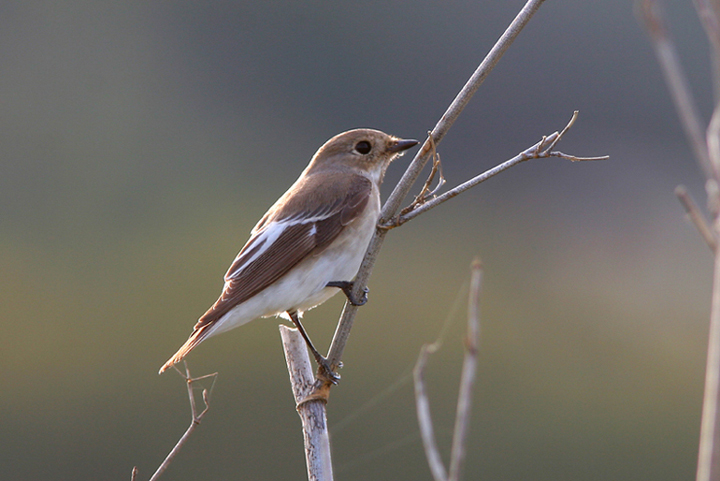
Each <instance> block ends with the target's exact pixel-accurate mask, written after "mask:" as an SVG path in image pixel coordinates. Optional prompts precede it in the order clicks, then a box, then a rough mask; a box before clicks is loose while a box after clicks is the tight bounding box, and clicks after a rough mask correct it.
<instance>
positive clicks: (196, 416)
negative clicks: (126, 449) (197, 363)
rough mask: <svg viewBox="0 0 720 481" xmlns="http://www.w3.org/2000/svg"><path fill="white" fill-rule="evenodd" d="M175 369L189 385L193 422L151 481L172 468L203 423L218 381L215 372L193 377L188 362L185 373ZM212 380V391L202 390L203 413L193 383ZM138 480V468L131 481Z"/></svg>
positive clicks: (175, 367)
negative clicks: (188, 441)
mask: <svg viewBox="0 0 720 481" xmlns="http://www.w3.org/2000/svg"><path fill="white" fill-rule="evenodd" d="M173 368H174V369H175V370H176V371H177V372H178V373H179V374H180V375H181V376H182V377H183V378H184V379H185V382H186V383H187V390H188V397H189V398H190V413H191V420H190V426H189V427H188V428H187V430H186V431H185V434H183V435H182V437H181V438H180V440H179V441H178V442H177V444H176V445H175V447H174V448H172V451H170V454H168V455H167V457H166V458H165V460H164V461H163V462H162V464H161V465H160V466H159V467H158V468H157V470H156V471H155V473H154V474H153V475H152V477H151V478H150V481H156V480H157V479H158V478H159V477H160V476H161V475H162V474H163V473H164V472H165V470H166V469H167V468H168V466H170V463H171V462H172V461H173V459H175V456H176V455H177V453H178V452H179V451H180V448H182V447H183V446H184V445H185V443H186V442H187V440H188V439H189V438H190V435H191V434H192V433H193V431H195V429H196V428H197V427H198V426H199V425H200V421H202V418H203V417H204V416H205V414H206V413H207V412H208V410H209V409H210V393H212V390H213V388H214V387H215V381H216V380H217V375H218V373H216V372H214V373H212V374H205V375H204V376H200V377H192V376H191V375H190V368H189V367H188V365H187V362H185V373H183V372H182V371H180V370H179V369H178V368H177V366H175V365H173ZM209 378H212V380H213V381H212V384H211V385H210V391H208V390H207V389H203V390H202V400H203V404H204V406H205V407H204V408H203V409H202V411H199V410H198V405H197V402H196V400H195V391H194V388H193V383H196V382H198V381H202V380H203V379H209ZM136 478H137V467H134V468H133V471H132V477H131V481H135V479H136Z"/></svg>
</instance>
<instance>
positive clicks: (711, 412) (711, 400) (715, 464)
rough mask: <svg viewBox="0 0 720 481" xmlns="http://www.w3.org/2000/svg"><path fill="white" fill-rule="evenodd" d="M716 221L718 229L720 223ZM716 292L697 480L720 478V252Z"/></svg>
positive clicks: (711, 315) (709, 340)
mask: <svg viewBox="0 0 720 481" xmlns="http://www.w3.org/2000/svg"><path fill="white" fill-rule="evenodd" d="M719 222H720V221H718V220H717V219H716V221H715V226H714V227H715V233H716V234H717V233H718V232H720V225H719ZM713 286H714V292H713V297H712V307H711V310H710V333H709V336H708V354H707V364H706V367H705V391H704V395H703V409H702V420H701V422H700V446H699V450H698V469H697V477H696V480H697V481H713V480H716V479H719V478H720V452H719V451H720V439H719V438H720V426H719V425H718V424H719V423H720V418H719V417H718V401H719V400H720V392H718V391H719V390H720V295H718V292H717V286H720V256H718V255H716V256H715V269H714V275H713Z"/></svg>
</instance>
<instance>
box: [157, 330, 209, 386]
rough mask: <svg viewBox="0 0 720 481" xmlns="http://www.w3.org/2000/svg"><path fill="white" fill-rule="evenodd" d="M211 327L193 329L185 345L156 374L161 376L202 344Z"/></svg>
mask: <svg viewBox="0 0 720 481" xmlns="http://www.w3.org/2000/svg"><path fill="white" fill-rule="evenodd" d="M212 326H213V324H205V325H204V326H202V327H200V328H199V329H195V330H194V331H193V333H192V334H190V337H189V338H188V340H187V341H185V344H183V345H182V347H181V348H180V349H178V352H176V353H175V354H174V355H173V357H171V358H170V359H168V361H167V362H166V363H165V364H163V367H161V368H160V372H158V374H162V373H163V372H165V371H166V370H168V369H169V368H171V367H172V366H173V365H174V364H177V363H179V362H180V361H182V360H183V358H184V357H185V356H187V355H188V353H189V352H190V351H192V350H193V349H194V348H195V346H197V345H198V344H200V343H201V342H203V340H205V338H206V337H208V335H209V334H210V327H212Z"/></svg>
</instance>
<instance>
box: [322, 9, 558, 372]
mask: <svg viewBox="0 0 720 481" xmlns="http://www.w3.org/2000/svg"><path fill="white" fill-rule="evenodd" d="M543 1H544V0H528V1H527V3H525V6H524V7H523V8H522V10H520V12H519V13H518V14H517V16H516V17H515V19H514V20H513V21H512V23H511V24H510V25H509V26H508V28H507V29H506V30H505V32H504V33H503V34H502V36H501V37H500V39H499V40H498V41H497V42H496V43H495V45H494V46H493V47H492V49H491V50H490V52H489V53H488V54H487V55H486V57H485V59H484V60H483V61H482V62H481V63H480V65H479V66H478V68H477V69H476V70H475V72H474V73H473V74H472V76H471V77H470V79H469V80H468V81H467V83H466V84H465V86H464V87H463V88H462V90H461V91H460V92H459V93H458V95H457V96H456V97H455V99H454V100H453V102H452V103H451V104H450V107H448V109H447V110H446V111H445V114H443V116H442V117H441V118H440V120H439V121H438V123H437V124H436V125H435V128H434V129H433V130H432V135H431V137H432V139H433V140H432V142H434V143H435V144H439V143H440V141H441V140H442V139H443V137H444V136H445V134H446V133H447V131H448V130H449V129H450V127H451V126H452V125H453V123H454V122H455V120H456V119H457V118H458V116H459V115H460V113H461V112H462V111H463V109H464V108H465V106H466V105H467V104H468V102H470V99H471V98H472V96H473V94H474V93H475V91H476V90H477V89H478V88H479V87H480V85H481V84H482V83H483V81H484V80H485V78H486V77H487V76H488V75H489V74H490V72H491V71H492V69H493V68H494V67H495V65H496V64H497V63H498V62H499V61H500V58H501V57H502V55H503V54H504V53H505V51H506V50H507V49H508V48H509V47H510V45H511V44H512V42H513V41H514V40H515V38H517V36H518V35H519V34H520V31H521V30H522V29H523V28H524V27H525V25H527V23H528V22H529V21H530V18H532V16H533V15H534V14H535V12H536V11H537V10H538V8H540V5H542V3H543ZM430 150H431V142H430V141H429V140H426V141H425V143H424V144H423V146H422V147H421V148H420V150H419V151H418V153H417V154H416V155H415V158H414V159H413V160H412V162H411V163H410V166H409V167H408V168H407V170H406V171H405V173H404V174H403V177H402V179H400V182H399V183H398V184H397V186H395V189H394V190H393V192H392V193H391V194H390V197H389V198H388V200H387V202H385V205H384V206H383V209H382V213H381V214H380V222H379V224H385V223H386V222H387V220H388V219H392V218H393V217H394V216H395V215H396V214H397V212H398V211H399V210H400V206H401V204H402V201H403V199H405V197H406V196H407V194H408V192H409V191H410V189H411V188H412V186H413V184H414V183H415V181H416V180H417V178H418V177H419V175H420V172H421V171H422V169H423V167H424V166H425V164H426V163H427V161H428V159H429V157H430ZM386 234H387V230H386V229H378V230H377V232H376V233H375V235H374V236H373V238H372V240H371V241H370V245H369V246H368V250H367V253H366V254H365V259H363V262H362V265H361V266H360V270H359V271H358V273H357V276H356V278H355V286H354V290H353V291H354V292H353V294H354V295H355V296H359V295H360V293H361V291H362V289H363V288H364V287H365V286H366V285H367V281H368V279H369V278H370V274H371V272H372V268H373V266H374V265H375V260H376V259H377V255H378V252H379V251H380V247H381V246H382V243H383V241H384V239H385V235H386ZM356 314H357V307H356V306H353V305H352V304H351V303H349V302H346V303H345V307H344V308H343V312H342V315H341V317H340V321H339V322H338V325H337V328H336V330H335V335H334V336H333V340H332V343H331V345H330V350H329V352H328V360H329V361H330V363H331V365H332V366H333V367H337V366H338V365H339V364H340V359H341V358H342V354H343V351H344V350H345V344H346V343H347V339H348V337H349V335H350V330H351V329H352V325H353V322H354V320H355V316H356Z"/></svg>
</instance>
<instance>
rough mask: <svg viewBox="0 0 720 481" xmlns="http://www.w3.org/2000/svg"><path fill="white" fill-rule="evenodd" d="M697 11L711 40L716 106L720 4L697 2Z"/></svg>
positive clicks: (705, 0)
mask: <svg viewBox="0 0 720 481" xmlns="http://www.w3.org/2000/svg"><path fill="white" fill-rule="evenodd" d="M694 3H695V9H696V10H697V12H698V17H700V22H701V23H702V24H703V27H704V28H705V33H706V34H707V37H708V39H709V40H710V46H711V47H712V50H711V62H712V67H713V80H714V82H713V84H714V91H715V105H717V104H718V103H720V70H719V69H720V18H718V17H719V16H720V4H718V2H717V1H715V2H714V6H713V5H711V4H710V2H709V1H708V0H695V1H694Z"/></svg>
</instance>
